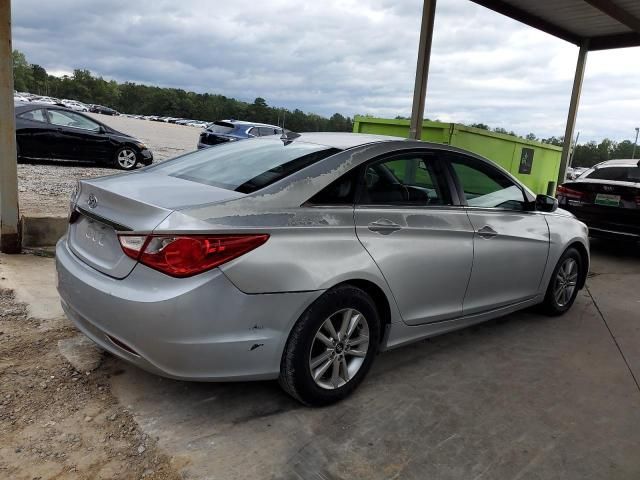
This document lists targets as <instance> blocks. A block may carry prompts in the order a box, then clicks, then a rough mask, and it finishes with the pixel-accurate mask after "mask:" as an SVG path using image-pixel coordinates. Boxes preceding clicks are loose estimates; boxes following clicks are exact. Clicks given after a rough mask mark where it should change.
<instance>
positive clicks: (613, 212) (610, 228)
mask: <svg viewBox="0 0 640 480" xmlns="http://www.w3.org/2000/svg"><path fill="white" fill-rule="evenodd" d="M561 207H562V208H563V209H565V210H568V211H569V212H571V213H573V214H574V215H575V216H576V218H577V219H578V220H580V221H582V222H584V223H585V224H586V225H587V227H589V236H590V237H598V238H612V239H619V240H630V241H637V240H640V211H635V210H629V209H622V208H615V207H600V206H594V205H585V206H575V205H565V204H562V205H561Z"/></svg>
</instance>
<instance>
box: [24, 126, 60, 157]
mask: <svg viewBox="0 0 640 480" xmlns="http://www.w3.org/2000/svg"><path fill="white" fill-rule="evenodd" d="M54 135H55V131H54V130H53V129H52V128H51V125H50V124H49V123H45V122H36V121H32V120H22V119H20V118H16V140H17V142H18V145H19V146H20V155H21V156H23V157H27V158H47V159H48V158H50V157H51V152H50V148H49V145H50V143H51V142H52V141H53V140H54Z"/></svg>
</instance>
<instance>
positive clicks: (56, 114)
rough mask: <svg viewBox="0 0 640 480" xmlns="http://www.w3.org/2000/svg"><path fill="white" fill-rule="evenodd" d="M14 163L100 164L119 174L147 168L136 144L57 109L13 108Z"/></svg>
mask: <svg viewBox="0 0 640 480" xmlns="http://www.w3.org/2000/svg"><path fill="white" fill-rule="evenodd" d="M15 110H16V140H17V146H18V159H21V160H24V159H34V160H35V159H46V160H75V161H89V162H100V163H104V164H108V165H112V166H115V167H116V168H120V169H122V170H131V169H133V168H135V166H136V165H137V164H138V163H141V164H144V165H150V164H151V163H152V162H153V154H152V153H151V150H149V149H148V148H147V147H146V145H145V144H144V143H142V142H141V141H140V140H138V139H136V138H134V137H132V136H130V135H127V134H125V133H122V132H118V131H117V130H114V129H113V128H111V127H108V126H107V125H104V124H103V123H100V122H98V121H97V120H94V119H93V118H91V117H88V116H86V115H83V114H81V113H78V112H74V111H72V110H70V109H68V108H64V107H60V106H57V105H48V104H37V103H26V104H16V106H15Z"/></svg>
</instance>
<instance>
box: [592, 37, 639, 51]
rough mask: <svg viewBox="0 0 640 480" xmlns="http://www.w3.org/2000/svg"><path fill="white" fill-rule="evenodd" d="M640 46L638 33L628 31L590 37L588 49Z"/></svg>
mask: <svg viewBox="0 0 640 480" xmlns="http://www.w3.org/2000/svg"><path fill="white" fill-rule="evenodd" d="M627 47H640V33H635V32H629V33H620V34H617V35H605V36H602V37H592V38H591V41H590V43H589V50H592V51H593V50H610V49H613V48H627Z"/></svg>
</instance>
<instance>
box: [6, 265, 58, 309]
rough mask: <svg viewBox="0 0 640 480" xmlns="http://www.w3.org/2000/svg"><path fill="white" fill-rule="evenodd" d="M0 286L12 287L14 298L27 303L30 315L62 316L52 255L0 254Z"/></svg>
mask: <svg viewBox="0 0 640 480" xmlns="http://www.w3.org/2000/svg"><path fill="white" fill-rule="evenodd" d="M0 288H9V289H12V290H14V291H15V294H16V300H17V301H19V302H23V303H26V304H27V312H28V313H29V316H31V317H36V318H40V319H43V320H50V319H58V318H62V317H64V312H63V311H62V307H61V306H60V297H59V296H58V292H57V290H56V272H55V260H54V259H52V258H45V257H40V256H36V255H4V254H0Z"/></svg>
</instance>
